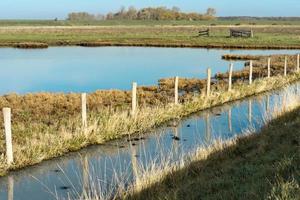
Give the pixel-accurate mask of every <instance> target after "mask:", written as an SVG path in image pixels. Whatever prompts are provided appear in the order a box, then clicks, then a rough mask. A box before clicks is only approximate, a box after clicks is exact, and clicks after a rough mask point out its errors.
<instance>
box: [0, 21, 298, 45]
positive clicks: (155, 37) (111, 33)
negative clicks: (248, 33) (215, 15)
mask: <svg viewBox="0 0 300 200" xmlns="http://www.w3.org/2000/svg"><path fill="white" fill-rule="evenodd" d="M275 24H276V25H275ZM208 25H209V26H208ZM206 28H210V30H211V36H210V37H197V35H198V31H199V30H202V29H206ZM231 28H235V29H248V30H250V29H253V31H254V38H230V37H229V29H231ZM299 35H300V21H263V20H257V21H251V22H250V21H238V20H234V21H229V20H215V21H138V20H132V21H117V20H107V21H91V22H70V21H54V20H51V21H45V20H40V21H38V20H33V21H28V20H20V21H10V20H2V21H0V46H14V45H15V44H17V43H29V42H39V43H45V44H47V45H50V46H62V45H84V46H110V45H112V46H161V47H211V48H213V47H215V48H294V49H298V48H300V37H299Z"/></svg>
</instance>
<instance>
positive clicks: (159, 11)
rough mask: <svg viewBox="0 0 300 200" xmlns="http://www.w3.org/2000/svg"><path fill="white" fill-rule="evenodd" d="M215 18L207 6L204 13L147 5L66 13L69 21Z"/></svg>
mask: <svg viewBox="0 0 300 200" xmlns="http://www.w3.org/2000/svg"><path fill="white" fill-rule="evenodd" d="M215 18H216V10H215V9H214V8H208V9H207V10H206V12H205V13H203V14H201V13H197V12H182V11H181V10H180V8H178V7H175V6H174V7H173V8H167V7H156V8H153V7H148V8H142V9H136V8H135V7H134V6H130V7H129V8H125V7H124V6H122V7H121V8H120V10H119V11H118V12H115V13H113V12H109V13H108V14H107V15H101V14H98V15H94V14H90V13H87V12H73V13H70V14H69V15H68V18H67V19H68V20H70V21H91V20H114V19H117V20H193V21H194V20H210V19H215Z"/></svg>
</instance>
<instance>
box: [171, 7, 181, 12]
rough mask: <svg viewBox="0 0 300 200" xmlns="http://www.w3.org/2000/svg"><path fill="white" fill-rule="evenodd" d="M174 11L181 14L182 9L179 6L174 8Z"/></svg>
mask: <svg viewBox="0 0 300 200" xmlns="http://www.w3.org/2000/svg"><path fill="white" fill-rule="evenodd" d="M172 11H173V12H177V13H179V12H180V8H179V7H177V6H173V8H172Z"/></svg>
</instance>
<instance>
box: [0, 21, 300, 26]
mask: <svg viewBox="0 0 300 200" xmlns="http://www.w3.org/2000/svg"><path fill="white" fill-rule="evenodd" d="M83 25H95V26H115V25H122V26H136V25H143V26H144V25H145V26H155V25H170V26H176V25H177V26H182V25H187V26H191V25H193V26H200V25H205V26H207V25H212V26H214V25H273V26H276V25H300V20H299V21H297V20H238V19H234V20H201V21H187V20H160V21H159V20H98V21H96V20H95V21H68V20H57V21H56V20H0V26H83Z"/></svg>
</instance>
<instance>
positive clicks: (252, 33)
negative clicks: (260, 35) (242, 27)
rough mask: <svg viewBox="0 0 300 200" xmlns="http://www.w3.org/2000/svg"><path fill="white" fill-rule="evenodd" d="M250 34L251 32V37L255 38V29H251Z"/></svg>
mask: <svg viewBox="0 0 300 200" xmlns="http://www.w3.org/2000/svg"><path fill="white" fill-rule="evenodd" d="M250 34H251V35H250V37H251V38H253V37H254V32H253V29H251V31H250Z"/></svg>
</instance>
